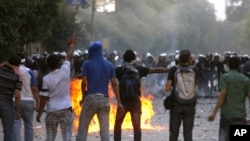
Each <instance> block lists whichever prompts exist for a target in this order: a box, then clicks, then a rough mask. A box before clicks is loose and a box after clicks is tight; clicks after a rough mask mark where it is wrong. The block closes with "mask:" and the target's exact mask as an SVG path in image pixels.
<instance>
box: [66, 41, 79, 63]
mask: <svg viewBox="0 0 250 141" xmlns="http://www.w3.org/2000/svg"><path fill="white" fill-rule="evenodd" d="M76 43H77V38H76V36H72V37H70V39H69V41H68V44H69V50H68V52H67V57H66V60H68V61H70V60H71V59H72V56H73V53H74V49H75V46H76Z"/></svg>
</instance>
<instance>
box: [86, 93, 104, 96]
mask: <svg viewBox="0 0 250 141" xmlns="http://www.w3.org/2000/svg"><path fill="white" fill-rule="evenodd" d="M86 96H103V97H108V95H106V94H102V93H94V94H88V95H86Z"/></svg>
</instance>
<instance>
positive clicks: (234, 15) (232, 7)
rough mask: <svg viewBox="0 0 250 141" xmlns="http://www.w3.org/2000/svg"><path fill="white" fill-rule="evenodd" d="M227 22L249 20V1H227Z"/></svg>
mask: <svg viewBox="0 0 250 141" xmlns="http://www.w3.org/2000/svg"><path fill="white" fill-rule="evenodd" d="M226 6H227V7H226V15H227V20H228V21H231V22H240V21H241V20H244V19H246V18H247V14H248V12H249V9H250V1H249V0H227V5H226Z"/></svg>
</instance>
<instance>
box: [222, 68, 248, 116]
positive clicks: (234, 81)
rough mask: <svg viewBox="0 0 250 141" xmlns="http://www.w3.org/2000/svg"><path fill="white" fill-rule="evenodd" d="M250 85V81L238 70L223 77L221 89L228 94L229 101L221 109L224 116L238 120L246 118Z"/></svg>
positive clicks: (231, 71)
mask: <svg viewBox="0 0 250 141" xmlns="http://www.w3.org/2000/svg"><path fill="white" fill-rule="evenodd" d="M249 83H250V82H249V79H248V78H247V77H246V76H244V75H243V74H241V73H239V72H238V71H237V70H230V71H229V72H228V73H226V74H224V75H223V76H222V77H221V81H220V89H223V90H226V92H227V95H226V97H227V100H225V103H224V104H223V105H222V107H221V112H222V113H223V114H225V115H227V116H228V117H236V118H242V117H245V116H246V110H245V99H246V96H247V95H248V91H249V90H248V89H249Z"/></svg>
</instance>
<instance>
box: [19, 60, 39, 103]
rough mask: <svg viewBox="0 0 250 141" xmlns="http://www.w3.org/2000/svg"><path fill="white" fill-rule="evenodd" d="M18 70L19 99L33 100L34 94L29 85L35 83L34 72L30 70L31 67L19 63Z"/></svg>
mask: <svg viewBox="0 0 250 141" xmlns="http://www.w3.org/2000/svg"><path fill="white" fill-rule="evenodd" d="M19 71H20V74H21V76H22V77H21V80H22V90H21V100H33V101H34V96H33V94H32V91H31V87H32V86H34V85H35V86H36V85H37V83H36V79H35V76H34V73H33V72H32V70H31V69H29V68H27V67H25V66H24V65H20V67H19Z"/></svg>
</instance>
